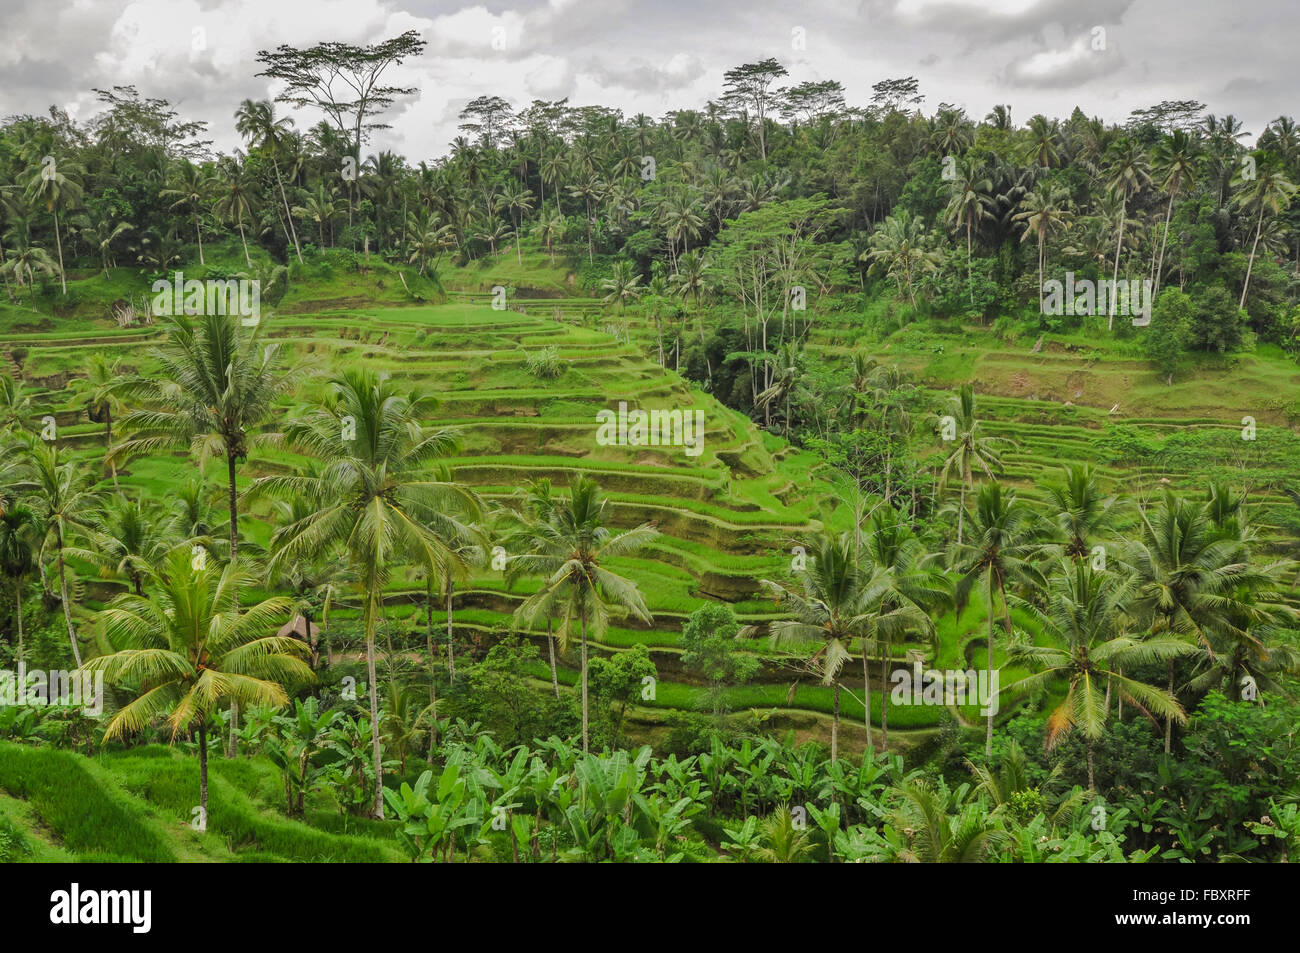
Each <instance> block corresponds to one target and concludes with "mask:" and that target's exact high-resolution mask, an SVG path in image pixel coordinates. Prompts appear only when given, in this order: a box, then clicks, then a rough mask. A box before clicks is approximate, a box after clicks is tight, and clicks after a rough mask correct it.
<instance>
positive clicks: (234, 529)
mask: <svg viewBox="0 0 1300 953" xmlns="http://www.w3.org/2000/svg"><path fill="white" fill-rule="evenodd" d="M226 479H227V493H228V503H229V506H230V564H231V565H232V566H233V565H235V563H236V561H237V560H238V558H239V499H238V493H237V491H236V489H235V457H234V454H232V453H231V452H230V451H229V449H227V451H226ZM234 599H235V612H236V613H237V612H238V611H239V588H238V587H237V586H236V588H235V590H234ZM238 730H239V702H237V701H234V700H233V699H232V700H231V702H230V736H229V738H228V739H227V743H226V757H227V758H233V757H235V756H236V755H237V754H239V735H238Z"/></svg>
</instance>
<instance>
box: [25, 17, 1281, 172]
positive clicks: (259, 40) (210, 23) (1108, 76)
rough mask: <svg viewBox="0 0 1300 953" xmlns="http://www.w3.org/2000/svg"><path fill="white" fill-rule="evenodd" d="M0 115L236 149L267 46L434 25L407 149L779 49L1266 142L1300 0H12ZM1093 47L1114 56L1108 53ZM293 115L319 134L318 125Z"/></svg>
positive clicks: (399, 128)
mask: <svg viewBox="0 0 1300 953" xmlns="http://www.w3.org/2000/svg"><path fill="white" fill-rule="evenodd" d="M0 24H3V29H2V32H3V36H4V38H3V42H2V43H0V115H12V114H14V113H44V112H45V111H46V110H47V109H48V107H49V106H50V105H52V104H54V105H58V106H61V107H63V108H66V109H67V110H68V111H69V112H70V113H71V114H72V115H73V116H74V117H75V118H77V119H78V120H85V119H87V118H89V117H90V116H91V115H93V113H94V112H95V110H96V107H97V103H96V101H95V97H94V94H93V93H92V92H91V89H92V87H101V88H103V87H108V86H112V85H125V84H134V85H135V86H136V87H137V88H138V89H139V90H140V92H141V94H143V95H146V96H156V97H161V98H165V99H169V100H171V101H172V102H173V103H175V104H177V105H178V106H179V108H180V111H181V113H182V114H183V115H185V116H186V117H192V118H198V119H203V120H206V121H207V122H208V123H209V128H210V137H211V138H212V139H213V140H215V143H216V146H217V148H220V149H223V150H226V151H229V150H230V149H233V148H235V147H236V146H238V145H240V143H239V140H238V138H237V136H236V134H235V131H234V123H233V118H232V114H233V111H234V109H235V107H236V105H237V104H238V103H239V101H240V100H242V99H244V98H247V97H254V98H264V97H266V96H268V95H270V94H273V93H275V92H277V90H276V89H275V88H274V87H272V86H270V85H268V81H267V80H266V79H258V78H256V77H255V75H254V74H255V73H256V72H257V70H258V67H257V64H256V62H255V56H256V53H257V51H258V50H259V49H263V48H271V47H274V46H276V45H278V44H280V43H289V44H293V45H310V44H312V43H315V42H317V41H320V40H340V41H347V42H355V43H368V42H375V41H377V40H381V39H385V38H388V37H391V36H395V35H397V34H399V33H401V32H403V31H404V30H408V29H416V30H419V31H420V33H421V34H422V35H423V36H424V38H425V39H426V40H428V42H429V46H428V49H427V50H426V53H425V55H424V56H423V57H421V58H420V59H419V61H411V62H408V63H407V64H405V65H403V66H402V67H401V68H400V69H399V70H395V71H393V73H392V81H393V82H394V83H395V84H398V85H403V86H416V87H418V89H419V92H418V93H417V94H416V95H414V96H413V97H411V98H410V99H409V100H406V101H403V102H399V103H397V104H396V105H395V106H394V107H393V110H392V112H391V115H390V116H389V117H388V118H389V121H390V122H391V123H392V126H393V128H392V129H390V130H387V131H384V132H380V133H378V134H377V135H376V136H375V138H374V140H373V141H372V142H371V144H370V145H369V146H368V147H367V150H366V151H367V153H369V152H373V151H375V150H376V149H378V148H388V149H393V150H395V151H398V152H401V153H403V154H405V155H406V156H407V157H408V159H410V160H411V161H412V162H416V161H419V160H420V159H431V158H434V157H436V156H439V155H442V154H444V153H445V152H446V150H447V145H448V143H449V142H450V140H451V139H452V137H454V136H455V135H457V129H456V126H457V114H458V113H459V111H460V109H461V107H462V106H463V105H464V104H465V103H466V102H467V101H468V100H470V99H472V98H473V97H475V96H478V95H481V94H484V93H489V94H497V95H501V96H503V97H505V98H506V99H508V100H510V101H511V102H512V104H513V105H514V106H515V107H516V108H518V107H521V106H526V105H527V104H528V103H529V102H530V101H531V100H533V99H538V98H540V99H559V98H562V97H566V96H567V97H568V98H569V101H570V103H571V104H574V105H585V104H601V105H606V106H613V107H617V108H620V109H622V110H623V111H624V113H625V114H627V115H629V116H630V115H633V114H635V113H637V112H645V113H648V114H650V115H652V116H656V117H658V116H661V115H662V114H663V113H665V112H666V111H668V110H670V109H678V108H689V107H696V106H700V105H702V104H703V103H704V102H706V101H707V100H708V99H710V98H716V97H717V96H718V95H719V94H720V92H721V89H722V74H723V72H724V71H725V70H726V69H728V68H730V67H732V66H736V65H738V64H740V63H744V62H751V61H754V60H758V59H762V58H765V57H769V56H772V57H776V58H777V59H778V60H780V61H781V63H783V64H784V65H785V66H786V68H787V69H789V71H790V82H792V83H794V82H800V81H803V80H818V79H836V80H839V81H840V82H842V83H843V84H844V86H845V89H846V90H847V98H848V101H849V102H850V104H862V105H865V104H866V103H867V102H868V100H869V99H870V95H871V85H872V84H873V83H875V82H877V81H879V80H881V79H884V78H888V77H898V76H906V75H914V76H916V77H917V78H918V79H919V80H920V84H921V92H922V93H923V94H924V95H925V97H926V100H925V103H924V105H923V109H924V111H925V112H926V113H927V114H929V113H932V112H933V110H934V107H935V106H937V105H938V104H939V103H941V102H952V103H956V104H958V105H961V106H964V107H965V108H966V110H967V111H968V112H969V113H970V114H971V115H972V116H974V117H977V118H978V117H982V116H983V115H984V114H985V113H986V112H988V110H989V108H990V107H991V106H992V105H993V104H994V103H1009V104H1011V106H1012V118H1013V119H1014V120H1015V121H1016V122H1017V124H1023V123H1024V121H1025V120H1027V119H1028V118H1029V117H1030V116H1031V115H1033V114H1034V113H1037V112H1044V113H1047V114H1049V115H1056V116H1062V117H1064V116H1066V115H1068V114H1069V112H1070V111H1071V110H1072V109H1073V108H1074V107H1075V106H1076V105H1078V106H1081V107H1082V108H1083V110H1084V111H1085V112H1086V113H1088V114H1089V115H1090V116H1091V115H1096V116H1101V117H1102V118H1104V119H1106V120H1109V121H1123V120H1124V119H1126V118H1127V117H1128V114H1129V112H1130V111H1131V110H1132V109H1134V108H1138V107H1142V106H1148V105H1152V104H1154V103H1156V102H1159V101H1161V100H1164V99H1198V100H1200V101H1202V102H1204V103H1206V104H1207V106H1208V108H1209V111H1210V112H1214V113H1218V114H1220V115H1222V114H1224V113H1234V114H1235V115H1236V116H1237V117H1238V118H1240V119H1241V120H1243V121H1244V123H1245V125H1246V128H1247V129H1248V130H1249V131H1250V132H1251V134H1252V136H1251V141H1252V142H1253V138H1254V136H1255V135H1258V133H1259V132H1260V130H1261V129H1262V128H1263V126H1264V124H1265V123H1267V122H1268V121H1269V120H1271V119H1273V118H1275V117H1276V116H1278V115H1281V114H1294V113H1295V112H1297V105H1296V103H1295V102H1294V98H1295V97H1294V92H1295V90H1296V85H1297V84H1296V82H1295V76H1296V67H1295V56H1296V53H1295V49H1294V47H1295V41H1296V39H1297V37H1300V30H1298V29H1297V28H1298V27H1300V4H1297V3H1295V2H1294V0H1237V2H1235V3H1231V4H1229V3H1223V2H1214V0H1091V2H1089V0H862V2H860V3H858V4H857V5H856V6H855V5H854V4H853V3H852V0H838V2H837V0H780V2H777V0H641V2H633V0H525V2H512V3H487V4H481V3H460V2H455V0H438V2H427V0H393V2H386V0H136V2H127V0H0ZM1096 47H1104V49H1098V48H1096ZM296 118H297V119H298V120H299V122H300V123H302V124H304V125H310V124H312V123H314V122H316V121H317V120H318V119H319V118H320V115H319V114H318V113H310V112H304V113H303V114H298V115H297V116H296Z"/></svg>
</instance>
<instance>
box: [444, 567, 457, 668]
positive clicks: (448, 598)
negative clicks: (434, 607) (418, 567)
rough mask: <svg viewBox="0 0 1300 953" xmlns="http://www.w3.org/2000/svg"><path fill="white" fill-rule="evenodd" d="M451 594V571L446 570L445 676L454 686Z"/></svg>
mask: <svg viewBox="0 0 1300 953" xmlns="http://www.w3.org/2000/svg"><path fill="white" fill-rule="evenodd" d="M453 592H454V589H453V586H452V581H451V571H450V570H448V572H447V588H446V592H445V593H444V599H445V601H446V604H447V674H448V676H449V677H450V678H451V683H452V684H453V685H455V684H456V644H455V642H454V641H453V638H454V637H455V634H456V630H455V628H454V627H453V626H452V617H451V600H452V594H453Z"/></svg>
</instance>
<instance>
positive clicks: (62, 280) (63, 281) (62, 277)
mask: <svg viewBox="0 0 1300 953" xmlns="http://www.w3.org/2000/svg"><path fill="white" fill-rule="evenodd" d="M54 244H55V245H57V246H58V249H59V284H60V285H62V286H63V294H64V296H65V297H66V296H67V294H68V276H67V273H66V272H64V270H63V239H62V238H60V237H59V210H58V209H55V210H54ZM78 664H80V663H78Z"/></svg>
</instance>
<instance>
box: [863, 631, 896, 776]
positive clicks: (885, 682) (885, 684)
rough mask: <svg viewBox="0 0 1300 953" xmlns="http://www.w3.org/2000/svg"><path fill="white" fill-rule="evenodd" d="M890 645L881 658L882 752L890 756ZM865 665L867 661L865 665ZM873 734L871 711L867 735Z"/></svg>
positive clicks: (868, 715)
mask: <svg viewBox="0 0 1300 953" xmlns="http://www.w3.org/2000/svg"><path fill="white" fill-rule="evenodd" d="M889 663H890V657H889V643H888V642H886V643H885V651H884V654H883V655H882V656H881V658H880V750H881V751H883V752H885V754H889ZM863 664H865V661H864V663H863ZM870 733H871V711H870V709H868V710H867V734H868V736H870Z"/></svg>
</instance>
